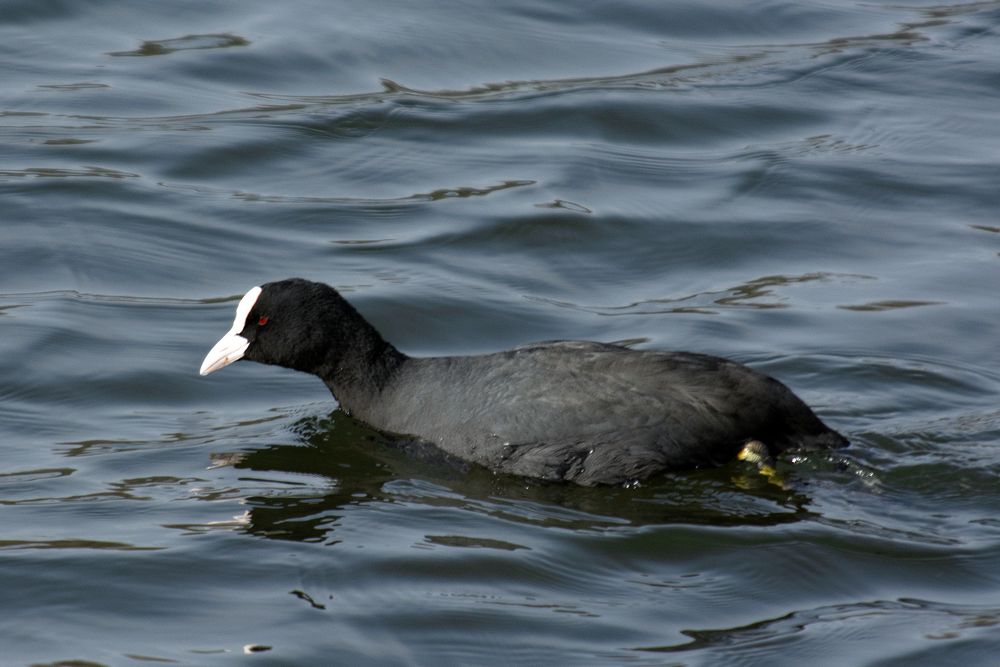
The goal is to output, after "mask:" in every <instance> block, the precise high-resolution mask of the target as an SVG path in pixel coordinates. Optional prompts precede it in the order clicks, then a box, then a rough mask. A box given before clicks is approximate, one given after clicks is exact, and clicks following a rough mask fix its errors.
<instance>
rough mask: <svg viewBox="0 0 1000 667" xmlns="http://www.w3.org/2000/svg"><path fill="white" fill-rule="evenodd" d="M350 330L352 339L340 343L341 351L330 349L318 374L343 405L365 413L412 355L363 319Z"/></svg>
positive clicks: (348, 409) (350, 410)
mask: <svg viewBox="0 0 1000 667" xmlns="http://www.w3.org/2000/svg"><path fill="white" fill-rule="evenodd" d="M359 319H360V318H359ZM348 331H349V332H350V334H349V338H348V339H347V340H345V341H344V344H343V345H342V346H338V347H339V350H331V352H330V354H329V355H328V356H327V358H326V359H325V360H324V363H323V365H322V367H321V368H320V369H318V370H317V371H316V375H318V376H319V377H320V378H321V379H322V380H323V382H324V383H325V384H326V386H327V387H328V388H329V389H330V391H331V392H332V393H333V395H334V397H335V398H336V399H337V402H339V403H340V405H341V407H342V408H344V409H345V410H347V411H348V412H356V411H361V412H363V411H364V408H365V406H367V405H369V404H370V403H371V402H372V401H374V400H377V398H378V396H379V395H380V394H381V393H382V391H383V390H384V389H385V387H386V385H387V384H388V383H389V382H390V381H391V380H392V378H393V376H394V375H395V374H396V372H397V371H398V370H399V367H400V366H401V365H402V364H403V363H405V362H406V361H407V360H408V359H409V357H407V356H406V355H405V354H403V353H402V352H400V351H399V350H397V349H396V348H395V347H394V346H393V345H392V344H391V343H389V342H388V341H386V340H385V339H384V338H382V336H381V335H380V334H379V333H378V331H376V330H375V328H374V327H372V326H371V325H370V324H368V322H366V321H364V320H360V322H355V323H354V324H353V325H352V327H350V328H348Z"/></svg>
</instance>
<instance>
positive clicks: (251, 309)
mask: <svg viewBox="0 0 1000 667" xmlns="http://www.w3.org/2000/svg"><path fill="white" fill-rule="evenodd" d="M238 359H249V360H251V361H258V362H261V363H265V364H276V365H278V366H284V367H286V368H294V369H295V370H299V371H304V372H306V373H312V374H314V375H318V376H319V377H320V379H322V380H323V382H325V383H326V386H327V387H329V388H330V391H331V392H333V395H334V397H335V398H336V399H337V400H338V401H339V402H340V405H341V407H342V408H343V409H344V410H346V411H348V412H349V413H350V414H352V415H353V416H354V417H356V418H358V419H361V420H362V421H364V422H367V423H368V424H369V425H371V426H373V427H374V428H376V429H378V430H380V431H383V432H385V433H390V434H398V435H403V436H410V437H413V438H416V439H418V440H423V441H427V442H431V443H434V444H435V445H437V446H438V447H440V448H441V449H443V450H444V451H446V452H448V453H449V454H452V455H454V456H457V457H459V458H461V459H464V460H466V461H471V462H473V463H476V464H479V465H482V466H485V467H486V468H489V469H491V470H494V471H497V472H502V473H510V474H514V475H523V476H528V477H536V478H541V479H545V480H553V481H559V480H565V481H570V482H575V483H577V484H583V485H596V484H621V483H626V482H631V481H639V480H643V479H646V478H648V477H650V476H651V475H655V474H657V473H661V472H663V471H668V470H679V469H684V468H694V467H700V466H709V465H721V464H725V463H726V462H728V461H731V460H732V459H733V458H734V457H736V456H737V454H738V453H739V452H740V451H741V449H743V447H744V446H745V445H747V444H748V443H754V446H755V447H760V445H759V444H758V443H763V446H764V447H766V450H767V453H769V454H771V455H774V454H777V453H779V452H781V451H784V450H786V449H791V448H806V449H818V448H832V447H842V446H845V445H846V444H847V440H846V439H845V438H844V437H843V436H841V435H840V434H839V433H837V432H836V431H833V430H832V429H830V428H828V427H827V426H826V425H825V424H824V423H823V422H822V421H820V420H819V418H818V417H817V416H816V415H815V414H814V413H813V411H812V410H810V409H809V407H808V406H806V404H805V403H803V402H802V401H801V400H800V399H799V398H798V397H797V396H796V395H795V394H793V393H792V392H791V390H789V389H788V388H787V387H786V386H785V385H783V384H781V383H780V382H778V381H777V380H775V379H773V378H771V377H768V376H767V375H764V374H762V373H758V372H757V371H754V370H752V369H750V368H748V367H746V366H743V365H742V364H738V363H736V362H733V361H729V360H727V359H722V358H719V357H713V356H708V355H704V354H692V353H689V352H653V351H645V350H632V349H629V348H626V347H622V346H619V345H609V344H606V343H592V342H578V341H553V342H544V343H534V344H530V345H524V346H522V347H517V348H514V349H512V350H508V351H505V352H496V353H493V354H484V355H477V356H464V357H428V358H416V357H409V356H407V355H405V354H403V353H402V352H400V351H399V350H397V349H396V348H395V347H393V346H392V345H391V344H390V343H389V342H387V341H386V340H385V339H384V338H382V336H381V335H380V334H379V333H378V331H376V330H375V328H374V327H373V326H372V325H371V324H369V323H368V321H366V320H365V319H364V318H363V317H362V316H361V315H360V314H359V313H358V312H357V311H356V310H355V309H354V307H353V306H351V305H350V304H349V303H348V302H347V301H346V300H345V299H344V298H343V297H342V296H341V295H340V294H339V293H338V292H337V291H336V290H334V289H333V288H332V287H329V286H328V285H324V284H322V283H316V282H311V281H308V280H303V279H301V278H292V279H289V280H282V281H279V282H273V283H267V284H265V285H262V286H260V287H254V288H252V289H251V290H250V291H249V292H247V293H246V295H245V296H244V297H243V298H242V299H241V300H240V303H239V305H238V306H237V307H236V319H235V321H234V322H233V326H232V328H231V329H230V330H229V332H228V333H227V334H226V335H225V336H223V337H222V339H221V340H219V342H218V343H216V345H215V347H213V348H212V350H211V351H210V352H209V353H208V355H207V356H206V357H205V361H204V362H203V363H202V365H201V374H202V375H208V374H209V373H212V372H214V371H217V370H219V369H220V368H222V367H224V366H227V365H229V364H231V363H232V362H234V361H236V360H238Z"/></svg>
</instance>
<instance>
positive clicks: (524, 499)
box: [213, 410, 820, 547]
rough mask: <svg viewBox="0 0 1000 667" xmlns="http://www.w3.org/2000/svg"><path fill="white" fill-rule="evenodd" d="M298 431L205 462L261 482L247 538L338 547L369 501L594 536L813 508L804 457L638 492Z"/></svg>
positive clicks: (757, 518) (360, 438)
mask: <svg viewBox="0 0 1000 667" xmlns="http://www.w3.org/2000/svg"><path fill="white" fill-rule="evenodd" d="M294 430H295V431H296V432H297V433H298V435H299V437H300V438H301V442H299V443H294V444H273V445H270V446H267V447H264V448H261V449H257V450H255V451H251V452H247V453H239V454H232V453H219V454H216V455H214V456H213V459H214V460H215V461H216V462H217V463H223V464H226V465H231V466H232V467H234V468H235V469H237V470H241V471H253V474H242V475H241V476H240V479H241V480H242V481H244V482H261V481H263V482H265V484H266V487H267V491H266V492H265V493H255V494H253V495H250V496H248V497H246V500H245V502H246V505H247V506H248V511H247V515H246V517H245V518H244V519H243V520H242V521H241V523H242V525H243V526H244V528H245V530H247V531H248V532H250V533H253V534H255V535H260V536H265V537H272V538H277V539H286V540H297V541H319V542H326V543H335V542H336V541H337V540H336V538H335V537H334V534H335V532H336V527H337V525H338V522H339V521H340V519H341V518H342V517H343V515H344V512H345V510H346V509H347V508H349V507H351V506H356V505H360V504H364V503H373V502H374V503H414V502H415V503H419V504H422V505H426V506H432V507H455V508H460V509H463V510H466V511H472V512H476V513H483V514H488V515H490V516H495V517H502V518H504V519H507V520H512V521H516V522H524V523H531V524H535V525H542V526H552V527H560V528H568V529H572V530H590V531H592V530H597V531H603V530H610V529H615V528H620V527H625V526H632V527H635V526H643V525H654V524H687V525H706V526H773V525H778V524H786V523H794V522H797V521H802V520H805V519H810V518H813V519H814V518H816V517H817V515H816V514H815V513H814V512H813V511H812V510H810V509H809V505H810V503H811V499H810V495H809V491H808V485H807V484H805V483H803V482H802V480H801V479H800V476H799V474H798V472H799V471H798V470H794V469H793V468H794V466H796V465H801V464H802V461H805V460H806V459H804V458H803V457H799V458H800V459H802V460H801V461H799V462H798V463H792V462H791V461H786V462H783V463H779V466H780V470H781V472H782V473H783V480H782V482H781V483H780V484H776V483H774V481H772V480H769V479H767V478H765V477H763V476H762V475H760V474H758V473H757V471H756V470H755V469H754V468H753V467H752V466H749V465H747V464H741V463H733V464H732V465H730V466H728V467H724V468H719V469H706V470H696V471H691V472H686V473H678V474H670V475H667V476H665V477H664V478H663V479H662V480H660V481H658V482H654V483H649V484H645V485H642V486H637V487H634V488H617V487H598V488H585V487H578V486H574V485H563V484H551V483H545V482H541V481H536V480H529V479H524V478H518V477H509V476H503V475H495V474H493V473H491V472H489V471H487V470H485V469H482V468H480V467H478V466H473V465H469V464H467V463H465V462H463V461H460V460H457V459H455V458H454V457H451V456H449V455H447V454H445V453H443V452H441V451H440V450H438V449H437V448H435V447H433V446H430V445H426V444H422V443H415V442H411V441H404V440H392V439H390V438H388V437H386V436H384V435H382V434H380V433H378V432H376V431H373V430H371V429H370V428H368V427H367V426H365V425H364V424H362V423H359V422H358V421H356V420H354V419H352V418H351V417H350V416H348V415H347V414H345V413H344V412H342V411H340V410H337V411H335V412H333V413H332V414H331V415H330V416H329V417H328V418H317V417H309V418H305V419H302V420H300V421H299V422H298V423H297V424H296V425H295V427H294ZM816 465H820V463H819V462H817V463H816ZM803 468H804V469H808V466H803ZM276 473H277V475H276ZM276 477H277V478H278V479H277V480H276ZM278 480H280V481H278ZM248 486H249V484H248ZM435 539H440V540H444V541H445V542H448V543H453V542H455V541H456V540H459V541H462V540H463V539H464V538H463V537H462V536H457V535H446V536H438V538H435ZM480 546H481V545H480ZM514 546H515V547H516V546H517V545H514Z"/></svg>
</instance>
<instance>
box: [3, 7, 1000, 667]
mask: <svg viewBox="0 0 1000 667" xmlns="http://www.w3.org/2000/svg"><path fill="white" fill-rule="evenodd" d="M998 31H1000V3H997V2H971V3H954V4H946V5H939V4H934V3H929V2H920V1H918V2H909V3H902V4H900V3H896V2H857V1H855V2H846V1H837V0H829V1H827V2H805V3H802V2H788V1H779V2H761V3H744V2H711V3H704V2H689V1H684V2H675V3H669V4H666V3H660V2H653V1H652V0H634V1H627V2H619V3H590V4H587V3H570V2H545V1H542V2H539V1H537V0H533V1H532V2H524V1H518V0H510V1H503V2H467V3H456V2H446V1H443V0H438V1H432V2H423V3H402V2H392V1H380V2H373V3H346V2H344V3H329V2H318V1H312V2H310V1H308V0H296V1H293V2H285V3H271V2H248V1H243V2H239V3H234V2H205V1H201V0H200V1H198V2H194V1H191V2H171V3H136V2H127V1H125V0H106V1H97V0H95V1H91V2H79V1H72V2H71V1H69V0H66V1H62V2H59V1H51V2H38V1H37V0H20V1H18V0H8V1H7V2H4V3H3V5H2V7H0V81H2V86H0V220H2V227H0V240H2V246H0V247H2V258H3V261H2V262H0V447H2V449H0V452H2V459H0V531H2V532H0V591H2V595H0V600H2V602H0V646H2V654H0V662H2V663H3V664H5V665H6V664H10V665H28V664H55V663H59V662H60V661H70V660H76V661H86V662H79V663H74V664H88V665H89V664H101V665H130V664H145V663H148V662H150V661H152V662H154V663H159V662H170V663H179V664H197V665H214V664H224V663H226V664H228V663H235V662H241V663H242V662H250V661H253V662H254V663H255V664H275V665H287V664H345V665H348V664H352V665H356V664H434V665H444V664H456V665H457V664H496V665H500V664H547V665H552V664H642V665H675V664H677V665H777V664H787V665H801V664H816V665H820V664H821V665H834V664H836V665H944V664H963V665H989V664H1000V658H998V657H997V656H998V655H1000V518H998V512H1000V483H998V482H1000V404H998V400H997V397H998V395H1000V354H998V351H997V350H998V346H997V322H998V321H1000V320H998V318H1000V299H998V285H1000V257H998V252H1000V219H998V210H1000V129H998V128H1000V47H998V36H1000V35H998ZM289 275H303V276H306V277H310V278H313V279H318V280H323V281H327V282H329V283H331V284H334V285H336V286H338V287H340V288H342V289H343V290H344V291H345V292H347V293H348V296H349V298H351V299H352V300H353V301H354V302H355V303H356V304H357V305H358V307H359V308H360V309H361V310H362V311H363V312H364V313H365V314H366V315H367V316H369V317H370V319H372V320H373V321H374V322H375V323H376V324H377V326H379V328H380V329H381V330H382V331H383V333H384V334H385V335H386V336H387V337H388V338H390V339H391V340H393V341H394V342H396V343H397V344H398V345H399V347H401V348H402V349H403V350H405V351H407V352H410V353H414V354H432V353H446V354H456V353H470V352H476V351H487V350H495V349H500V348H503V347H508V346H513V345H516V344H519V343H524V342H528V341H532V340H539V339H545V338H584V339H596V340H606V341H614V340H632V339H639V342H638V343H637V344H638V345H640V346H642V347H650V348H674V349H689V350H696V351H702V352H709V353H715V354H722V355H726V356H730V357H733V358H735V359H738V360H740V361H743V362H746V363H749V364H751V365H752V366H754V367H757V368H760V369H762V370H764V371H766V372H769V373H772V374H774V375H776V376H777V377H779V378H781V379H782V380H784V381H785V382H786V383H787V384H789V385H790V386H792V387H793V388H794V389H795V390H796V391H797V392H798V393H800V395H802V396H803V397H804V398H805V399H806V400H807V401H808V402H810V403H811V404H812V405H813V406H814V407H815V408H816V409H817V411H818V412H819V413H820V414H821V415H822V416H823V417H824V419H825V420H826V421H828V422H829V423H830V424H831V425H832V426H834V427H836V428H837V429H838V430H841V431H842V432H844V433H845V434H847V435H848V436H849V437H850V438H851V439H852V440H853V442H854V446H853V447H852V448H851V449H850V450H848V451H846V452H844V453H843V454H841V453H837V454H836V455H830V456H824V455H811V456H808V457H799V458H795V457H792V458H788V459H786V460H784V461H782V462H780V465H779V468H780V471H781V473H782V475H783V476H784V483H783V485H778V484H773V483H769V482H768V481H767V480H766V479H764V478H762V477H761V476H759V475H754V474H753V473H752V472H751V471H749V470H747V469H745V468H742V467H740V465H738V464H734V465H733V466H731V467H729V468H724V469H720V470H709V471H698V472H693V473H688V474H678V475H673V476H669V477H667V478H665V479H663V480H659V481H656V482H654V483H648V484H645V485H643V486H642V487H640V488H634V489H620V488H610V489H609V488H602V489H581V488H567V487H563V486H544V485H539V484H534V483H529V482H525V481H524V480H518V479H509V478H496V477H494V476H492V475H490V474H489V473H487V472H485V471H483V470H475V469H474V470H468V471H465V470H459V469H455V468H453V467H450V466H449V465H447V464H445V463H443V462H441V461H437V460H435V459H434V458H433V457H427V456H420V455H418V454H417V453H413V452H404V451H399V450H397V449H396V448H394V447H393V446H392V445H391V444H389V443H386V442H384V441H383V440H382V439H381V438H380V437H379V436H378V435H377V434H374V433H371V432H369V431H367V430H366V429H365V428H364V427H363V426H362V425H360V424H357V423H353V422H352V421H351V420H350V419H349V418H348V417H346V416H345V415H343V414H342V413H340V412H335V411H333V410H334V408H335V404H334V403H333V402H332V400H331V399H330V397H329V395H328V394H327V393H326V390H325V388H324V387H323V386H322V385H321V384H320V382H319V381H318V380H316V379H315V378H311V377H307V376H303V375H297V374H295V373H291V372H288V371H282V370H280V369H276V368H270V367H263V366H255V365H252V364H246V365H241V364H237V365H236V366H234V367H233V368H230V369H226V370H225V371H223V372H221V373H219V374H217V375H213V376H211V377H210V378H199V377H198V375H197V369H198V365H199V364H200V362H201V359H202V357H203V355H204V354H205V352H206V351H207V349H208V348H209V347H210V346H211V344H212V343H214V341H215V340H216V339H217V338H218V337H219V336H220V335H221V334H222V333H223V332H224V331H225V330H226V329H227V328H228V327H229V324H230V322H231V318H232V311H233V308H234V305H235V300H236V299H237V298H238V297H239V295H241V294H242V293H243V292H244V291H245V290H246V289H247V288H249V287H250V286H252V285H255V284H258V283H261V282H263V281H266V280H270V279H277V278H283V277H286V276H289ZM248 654H249V655H248Z"/></svg>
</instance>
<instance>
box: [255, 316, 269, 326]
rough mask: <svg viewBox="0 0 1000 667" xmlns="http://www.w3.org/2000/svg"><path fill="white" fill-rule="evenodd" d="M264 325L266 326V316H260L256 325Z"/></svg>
mask: <svg viewBox="0 0 1000 667" xmlns="http://www.w3.org/2000/svg"><path fill="white" fill-rule="evenodd" d="M265 324H267V315H261V316H260V319H259V320H257V325H258V326H264V325H265Z"/></svg>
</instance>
